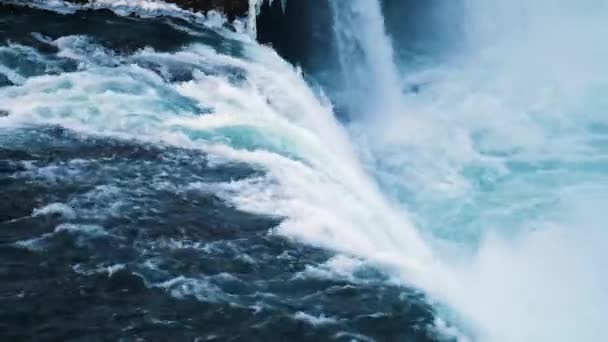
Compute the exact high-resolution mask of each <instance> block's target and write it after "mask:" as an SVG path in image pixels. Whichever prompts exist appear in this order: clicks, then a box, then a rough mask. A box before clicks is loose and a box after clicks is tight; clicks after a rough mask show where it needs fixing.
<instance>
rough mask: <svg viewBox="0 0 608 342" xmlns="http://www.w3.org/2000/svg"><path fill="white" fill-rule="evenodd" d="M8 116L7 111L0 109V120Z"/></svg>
mask: <svg viewBox="0 0 608 342" xmlns="http://www.w3.org/2000/svg"><path fill="white" fill-rule="evenodd" d="M4 116H8V110H4V109H0V118H1V117H4Z"/></svg>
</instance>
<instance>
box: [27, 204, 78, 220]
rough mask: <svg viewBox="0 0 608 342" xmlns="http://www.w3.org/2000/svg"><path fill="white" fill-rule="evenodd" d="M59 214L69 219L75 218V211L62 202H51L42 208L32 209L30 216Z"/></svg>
mask: <svg viewBox="0 0 608 342" xmlns="http://www.w3.org/2000/svg"><path fill="white" fill-rule="evenodd" d="M53 214H59V215H61V216H62V217H64V218H66V219H68V220H70V219H74V218H76V212H75V211H74V209H72V207H70V206H69V205H67V204H64V203H51V204H48V205H46V206H44V207H42V208H37V209H34V211H33V212H32V217H37V216H45V215H53Z"/></svg>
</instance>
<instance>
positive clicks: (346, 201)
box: [0, 0, 608, 341]
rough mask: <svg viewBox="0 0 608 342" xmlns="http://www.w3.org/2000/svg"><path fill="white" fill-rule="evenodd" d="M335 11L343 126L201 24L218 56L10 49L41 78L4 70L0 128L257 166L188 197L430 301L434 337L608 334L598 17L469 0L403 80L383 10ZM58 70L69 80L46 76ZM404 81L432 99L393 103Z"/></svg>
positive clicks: (85, 47) (195, 46) (274, 69)
mask: <svg viewBox="0 0 608 342" xmlns="http://www.w3.org/2000/svg"><path fill="white" fill-rule="evenodd" d="M332 3H333V10H334V11H335V13H334V20H335V23H334V24H335V27H334V31H335V32H334V33H335V34H336V37H337V40H338V44H339V45H340V49H341V51H342V53H341V56H342V59H341V65H342V68H343V70H349V66H350V67H352V68H354V69H353V70H354V72H353V73H352V74H350V75H348V76H349V77H351V78H348V77H347V78H345V82H344V84H345V85H349V84H350V85H353V86H354V88H348V89H342V90H343V92H341V93H340V94H342V96H343V97H341V98H340V99H339V100H340V101H344V102H345V103H347V104H350V105H352V107H351V108H354V109H355V110H356V111H358V113H354V114H357V115H353V116H352V118H351V119H352V120H351V121H350V122H349V123H348V124H345V125H343V124H342V123H340V122H338V121H337V119H336V118H335V117H334V114H333V109H332V104H331V100H334V99H331V100H330V99H327V98H325V97H324V96H323V95H322V93H321V92H320V91H319V90H317V89H314V88H311V87H310V86H309V84H308V83H307V82H306V81H305V80H304V78H303V77H302V72H301V71H300V70H298V69H297V68H294V67H293V66H291V65H290V64H289V63H287V62H285V61H284V60H282V59H281V58H280V57H279V56H278V55H277V54H276V53H275V52H274V51H273V50H272V49H271V48H269V47H263V46H259V45H258V44H257V43H255V42H253V41H252V40H251V39H250V36H248V35H246V34H242V33H238V32H232V31H230V30H227V29H223V28H221V27H220V26H218V25H207V26H208V27H213V28H214V31H213V32H214V34H218V35H219V36H220V37H221V39H222V40H223V41H225V42H227V43H226V44H224V45H223V46H224V49H222V48H219V47H210V46H208V45H205V44H200V43H190V44H187V45H186V46H184V47H181V48H180V49H178V50H177V51H171V52H166V51H165V52H163V51H157V50H155V49H153V48H151V47H147V48H143V49H138V50H137V51H135V52H133V53H131V54H123V55H118V54H116V53H114V52H112V51H110V50H108V49H107V48H105V47H104V46H102V45H101V44H99V43H98V42H96V41H95V40H93V39H91V37H87V36H85V35H68V36H64V37H60V38H56V39H50V38H48V37H40V36H38V37H36V39H39V40H40V41H41V42H42V43H44V44H49V45H52V46H53V47H55V48H56V49H58V51H59V52H58V53H57V56H56V57H49V56H47V55H43V54H41V53H39V52H37V51H36V50H34V49H31V48H28V47H25V46H22V45H19V44H17V43H13V44H12V45H10V47H9V48H7V49H4V50H2V51H0V53H2V54H5V55H11V54H13V55H15V56H18V57H19V58H23V60H27V61H28V62H29V63H31V64H34V65H41V66H43V68H42V69H45V68H46V69H45V72H42V73H40V74H37V75H30V74H28V73H27V70H26V69H25V68H20V67H19V66H17V67H14V66H11V65H1V66H0V73H2V74H4V75H6V76H7V78H9V80H10V81H11V82H12V83H14V86H12V87H3V88H0V110H5V111H7V112H8V113H9V115H8V116H7V117H0V125H1V126H2V127H24V126H25V127H27V126H32V125H58V126H61V127H65V128H68V129H71V130H74V131H76V132H81V133H86V134H90V135H94V136H107V137H117V138H121V139H127V140H130V139H135V140H137V141H145V142H151V143H154V144H160V145H169V146H177V147H181V148H186V149H193V150H197V151H200V152H201V154H204V155H205V156H206V158H208V159H209V161H210V162H211V163H212V164H214V165H229V164H231V163H245V164H247V165H250V166H251V167H254V168H257V169H260V170H263V171H264V173H263V174H262V175H259V174H257V175H255V176H253V177H249V178H245V179H240V180H234V181H230V182H217V183H213V184H208V183H205V184H201V183H193V184H190V187H191V188H193V189H197V190H198V191H202V192H208V193H213V194H215V195H217V196H219V197H220V198H222V199H223V200H224V201H226V202H227V203H230V204H231V205H233V206H235V207H236V208H238V209H240V210H243V211H247V212H251V213H256V214H261V215H269V216H272V217H277V218H281V219H282V221H281V223H280V224H279V225H278V226H277V227H275V228H274V229H273V231H272V232H271V233H273V234H280V235H282V236H286V237H288V238H291V239H294V240H296V241H300V242H303V243H306V244H312V245H315V246H319V247H323V248H327V249H330V250H332V251H335V252H338V253H340V255H338V256H336V257H335V259H334V260H333V262H330V263H329V265H328V267H329V268H333V271H334V272H337V273H344V272H348V271H350V270H352V268H350V267H349V265H352V264H353V263H356V262H360V260H364V261H365V262H366V263H369V264H371V265H373V266H375V267H378V268H379V269H381V270H383V271H384V272H386V273H387V274H389V276H390V279H389V280H388V281H390V282H393V283H397V284H402V285H404V286H412V287H415V288H418V289H421V290H423V291H424V292H425V293H426V294H427V295H428V297H429V300H431V301H432V302H433V304H435V306H436V309H437V312H438V319H437V326H438V328H440V327H444V325H445V324H444V323H443V321H446V322H449V325H454V326H456V327H457V332H454V331H452V330H450V329H447V330H449V331H448V332H449V333H450V334H452V335H454V336H456V338H460V339H462V340H463V341H466V340H467V339H471V340H481V341H530V340H534V341H572V340H601V339H602V338H605V337H606V336H608V331H606V327H605V325H604V324H603V323H604V322H603V321H604V317H607V316H608V295H607V293H608V291H606V289H608V276H607V275H606V274H605V269H606V268H605V266H606V262H605V260H608V258H606V257H607V255H606V248H605V247H606V246H607V241H608V237H607V236H606V235H607V233H606V231H605V229H604V227H603V224H602V223H601V221H602V217H601V210H602V209H603V208H604V207H605V205H606V204H608V195H607V191H606V190H608V177H607V175H606V170H607V169H608V163H607V159H606V158H607V156H608V144H607V143H606V141H608V129H607V127H608V119H607V116H606V111H607V110H608V103H606V101H605V100H604V98H605V96H604V95H605V93H606V89H608V82H607V81H606V78H605V76H604V73H603V72H604V71H606V66H605V63H604V62H603V61H605V60H606V59H605V57H606V56H607V54H606V51H607V50H606V48H605V47H604V46H602V44H601V35H602V33H603V32H605V24H604V21H603V19H604V18H608V15H607V14H606V7H605V6H604V7H601V5H602V4H603V2H602V1H597V0H589V1H586V2H583V3H581V4H580V6H579V5H577V6H575V5H572V4H569V3H568V2H565V1H558V0H554V1H551V0H544V1H541V2H539V3H538V4H536V3H535V4H527V3H523V2H511V3H509V4H506V3H504V2H499V1H493V2H484V3H482V2H480V1H474V0H470V1H465V2H464V3H465V5H466V8H467V12H466V13H468V15H469V16H468V17H467V18H466V19H467V22H468V23H469V24H470V25H469V26H468V27H467V33H466V35H465V37H466V39H465V40H466V42H464V43H463V45H464V48H463V49H462V51H458V52H457V53H454V57H453V59H452V60H451V61H450V63H448V64H442V65H429V66H425V67H421V68H417V69H416V70H409V71H408V72H407V73H405V74H404V73H401V72H400V71H399V70H400V69H402V68H400V67H399V66H400V63H402V61H398V60H396V58H395V56H394V52H393V48H392V46H391V44H392V40H391V37H390V32H387V31H386V29H385V23H384V18H383V14H382V10H381V6H380V3H379V2H378V1H377V0H356V1H352V2H348V4H347V2H346V1H344V2H339V1H338V0H336V1H333V2H332ZM549 8H550V9H551V10H550V11H549V12H547V9H549ZM122 10H126V9H125V8H122ZM163 10H167V9H163ZM522 10H523V11H522ZM128 13H131V8H129V11H128ZM163 13H164V12H163ZM180 13H181V12H180ZM180 15H181V14H180ZM188 15H189V14H188ZM491 17H496V18H499V19H500V20H498V21H492V22H491V23H488V22H487V20H488V18H491ZM556 23H568V24H570V25H563V26H566V27H565V28H563V29H562V30H556ZM490 24H491V25H490ZM250 25H251V23H250ZM488 25H490V28H488ZM176 27H179V26H178V25H176ZM513 27H515V28H516V29H513ZM559 27H562V26H559ZM181 28H182V29H184V30H188V32H189V33H192V30H189V29H188V28H186V27H181ZM200 35H201V37H208V35H209V33H208V32H207V33H200ZM564 41H567V42H568V43H567V44H565V43H564ZM353 51H357V53H353ZM347 57H348V58H347ZM13 58H14V56H13ZM64 59H68V60H71V61H73V62H74V63H76V67H75V68H73V69H71V70H69V71H66V72H60V73H58V72H53V69H56V70H63V69H62V68H63V64H62V63H64V62H65V61H64ZM362 83H365V84H366V85H367V86H368V87H364V88H363V89H362V88H361V87H359V85H361V84H362ZM410 83H420V84H424V86H423V87H422V88H421V91H420V92H417V93H415V94H411V93H407V92H405V91H402V89H403V85H404V84H410ZM336 93H339V92H336ZM362 94H364V95H365V96H362ZM345 260H346V261H345Z"/></svg>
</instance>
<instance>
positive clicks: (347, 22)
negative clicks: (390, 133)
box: [331, 0, 401, 115]
mask: <svg viewBox="0 0 608 342" xmlns="http://www.w3.org/2000/svg"><path fill="white" fill-rule="evenodd" d="M331 7H332V11H333V15H334V32H335V36H336V43H337V48H338V55H339V58H340V65H341V68H342V70H341V71H342V76H343V84H344V86H345V87H344V89H343V90H344V93H343V96H344V99H343V101H344V102H347V103H348V105H347V107H348V108H349V111H351V112H352V113H351V114H353V115H361V114H368V115H369V114H373V113H374V112H385V113H386V112H390V113H395V112H396V111H398V110H399V108H400V107H401V106H400V102H401V85H400V81H399V76H398V72H397V67H396V65H395V62H394V60H393V48H392V46H391V40H390V38H389V37H388V35H387V34H386V30H385V26H384V16H383V14H382V8H381V5H380V2H379V1H378V0H353V1H340V0H331Z"/></svg>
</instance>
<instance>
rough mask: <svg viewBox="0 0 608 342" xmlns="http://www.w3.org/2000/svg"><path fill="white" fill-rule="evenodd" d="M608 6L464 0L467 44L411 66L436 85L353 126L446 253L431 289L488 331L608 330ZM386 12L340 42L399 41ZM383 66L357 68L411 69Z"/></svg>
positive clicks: (562, 334)
mask: <svg viewBox="0 0 608 342" xmlns="http://www.w3.org/2000/svg"><path fill="white" fill-rule="evenodd" d="M357 3H358V4H357V5H355V6H354V7H353V8H359V7H358V5H359V3H360V2H357ZM365 3H366V4H367V8H368V9H369V8H379V5H378V2H377V1H375V0H370V1H366V2H365ZM607 5H608V4H607V3H606V2H605V1H593V0H591V1H583V2H577V3H572V2H569V1H559V0H547V1H540V2H534V3H529V2H523V1H509V2H506V1H477V0H468V1H464V3H463V6H464V13H465V17H464V18H463V20H464V25H463V26H464V27H465V32H464V34H463V36H462V41H460V42H455V44H453V45H454V46H458V45H460V47H461V48H460V49H456V50H457V53H455V52H454V53H453V57H452V58H451V61H448V62H447V63H445V64H442V65H436V64H434V65H433V64H429V65H431V66H428V67H420V68H418V69H417V70H413V71H412V70H410V72H408V73H407V74H405V75H402V77H403V79H404V81H403V83H416V82H422V83H424V86H423V87H422V88H421V90H420V91H419V92H416V93H414V94H402V93H400V94H399V95H398V96H399V97H401V101H393V102H392V103H400V105H401V106H402V107H401V108H399V109H398V111H399V112H400V113H401V116H399V115H388V116H383V115H381V114H380V115H378V113H374V114H375V116H373V117H374V120H372V122H370V121H369V120H367V121H361V122H357V120H354V122H351V123H350V127H351V128H350V133H351V137H352V138H353V139H354V142H355V144H356V145H357V146H358V150H359V151H361V153H362V155H363V156H364V159H365V162H366V164H367V165H368V169H369V170H371V171H372V172H373V173H374V175H375V177H376V179H377V180H378V181H379V183H380V184H381V187H382V188H383V189H384V191H385V193H386V194H388V195H389V196H390V197H391V198H393V199H394V200H395V201H397V202H399V203H401V205H402V208H403V210H407V211H410V212H411V214H412V216H413V217H414V218H415V221H416V224H417V227H418V228H419V229H420V230H421V231H422V232H423V234H424V235H425V236H426V237H427V243H428V244H430V245H432V246H434V247H433V249H434V253H435V256H436V257H437V258H439V260H440V266H438V267H436V268H429V269H428V270H427V271H428V273H435V274H434V276H430V277H429V279H435V280H434V281H433V280H431V282H430V283H424V282H423V283H419V284H417V285H419V286H422V287H423V288H424V289H425V290H426V291H427V292H428V293H430V294H432V296H434V297H435V298H436V299H437V300H438V301H439V302H440V303H441V304H440V306H444V305H445V309H440V311H442V312H443V314H444V315H445V316H444V317H451V318H450V319H451V320H452V321H455V322H459V325H460V327H461V328H462V329H463V330H464V331H465V332H466V333H467V334H468V335H470V336H471V337H473V338H474V339H479V340H483V341H486V340H487V341H532V340H533V341H573V340H601V339H603V338H605V336H607V335H608V331H606V329H605V326H604V324H603V323H602V317H606V315H607V314H608V296H607V295H606V293H607V292H606V290H607V289H608V275H607V274H606V272H605V271H604V269H605V263H604V261H603V260H606V259H607V258H606V257H607V255H606V252H605V250H606V246H607V245H608V234H607V233H606V231H605V229H604V227H602V224H601V223H600V222H601V219H600V218H599V216H597V210H598V208H600V207H603V206H605V204H606V199H607V197H606V190H607V187H606V186H607V184H608V179H607V178H606V170H607V169H608V168H607V165H606V161H605V158H606V144H605V139H606V131H605V127H606V118H607V117H608V116H607V115H606V113H607V109H608V108H607V107H606V102H605V100H604V98H605V92H606V89H607V88H606V86H607V85H608V79H606V77H605V72H606V64H605V63H604V62H603V61H605V60H606V57H607V56H608V55H607V53H608V49H606V47H605V44H603V43H602V37H603V35H604V33H605V32H606V28H607V27H606V24H605V22H606V21H605V20H606V18H608V12H607ZM335 8H336V10H337V11H341V10H342V9H341V8H337V7H335ZM369 13H376V12H375V11H373V10H372V11H370V12H369ZM446 15H448V14H447V13H446ZM339 17H340V14H339V13H336V18H339ZM371 17H372V16H368V17H365V18H363V16H360V17H358V18H357V20H353V21H351V22H347V21H344V20H342V21H341V22H340V23H341V24H339V25H342V26H340V32H339V35H338V42H337V44H338V45H343V43H342V41H343V40H344V37H365V38H364V39H365V41H369V42H374V44H365V43H361V42H362V40H352V38H351V41H356V42H358V44H356V45H352V46H356V48H352V46H351V47H350V51H349V50H348V49H341V50H342V53H346V56H347V58H351V57H352V56H359V55H364V56H368V55H373V54H375V53H376V52H378V51H388V50H389V49H390V48H389V47H383V46H382V45H383V44H386V43H388V42H389V40H388V39H387V38H386V37H385V36H384V35H383V34H382V33H381V30H379V29H378V27H382V20H381V18H380V19H378V18H377V16H373V17H374V18H375V20H374V22H375V25H376V28H374V29H369V21H368V20H369V18H371ZM349 18H356V17H353V16H350V17H349ZM337 20H339V19H337ZM345 23H347V24H346V25H345ZM362 29H367V30H368V31H367V32H366V33H364V32H361V30H362ZM374 33H375V35H374V36H371V37H369V36H367V35H373V34H374ZM362 39H363V38H362ZM357 49H361V50H363V51H357V52H358V54H355V53H354V52H355V51H356V50H357ZM375 62H376V63H385V64H386V65H385V66H380V67H379V66H373V67H370V66H369V65H367V68H365V69H364V70H365V71H364V72H363V73H355V75H356V77H358V78H359V79H360V80H363V81H360V82H361V83H363V84H372V85H374V84H375V83H376V82H378V80H379V79H385V80H386V78H384V77H383V75H384V73H383V71H378V70H396V69H397V68H396V67H394V66H393V62H392V59H390V58H383V59H376V60H375ZM353 65H354V66H355V67H357V66H360V65H361V64H360V63H358V61H355V62H353ZM410 69H411V68H410ZM395 77H401V76H395V75H393V76H391V78H392V79H394V78H395ZM366 82H367V83H366ZM361 83H357V82H355V83H354V84H355V86H354V87H355V90H358V85H359V84H361ZM398 83H399V82H395V81H394V80H390V79H389V83H386V84H385V85H387V84H391V85H392V87H394V88H396V86H395V84H398ZM346 84H353V83H348V82H347V83H346ZM379 89H383V88H379ZM388 94H394V92H392V93H388ZM346 101H348V100H346ZM353 101H354V102H355V103H356V101H360V98H354V99H353ZM374 109H375V108H372V109H371V111H374ZM379 112H381V111H379ZM364 117H365V115H364ZM427 275H428V274H427ZM437 279H440V281H437ZM405 281H406V282H407V281H408V280H407V279H406V280H405Z"/></svg>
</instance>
